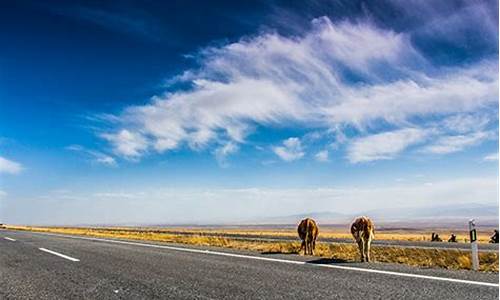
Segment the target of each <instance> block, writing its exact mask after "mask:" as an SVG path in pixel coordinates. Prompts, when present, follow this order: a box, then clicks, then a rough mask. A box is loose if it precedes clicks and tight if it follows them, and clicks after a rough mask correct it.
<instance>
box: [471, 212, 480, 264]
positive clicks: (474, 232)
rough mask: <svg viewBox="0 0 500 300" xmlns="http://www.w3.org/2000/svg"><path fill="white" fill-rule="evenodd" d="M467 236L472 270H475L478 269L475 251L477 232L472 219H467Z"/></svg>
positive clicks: (477, 258)
mask: <svg viewBox="0 0 500 300" xmlns="http://www.w3.org/2000/svg"><path fill="white" fill-rule="evenodd" d="M469 237H470V247H471V255H472V270H474V271H477V270H478V269H479V256H478V251H477V233H476V224H475V223H474V219H470V220H469Z"/></svg>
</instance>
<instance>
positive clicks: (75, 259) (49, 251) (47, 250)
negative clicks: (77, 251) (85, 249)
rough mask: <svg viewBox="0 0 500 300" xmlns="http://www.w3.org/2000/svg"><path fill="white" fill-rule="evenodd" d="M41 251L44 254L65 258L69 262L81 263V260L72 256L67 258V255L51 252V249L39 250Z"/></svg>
mask: <svg viewBox="0 0 500 300" xmlns="http://www.w3.org/2000/svg"><path fill="white" fill-rule="evenodd" d="M38 249H39V250H42V251H44V252H47V253H50V254H54V255H57V256H59V257H62V258H65V259H67V260H71V261H80V260H79V259H77V258H73V257H71V256H67V255H64V254H61V253H58V252H55V251H52V250H49V249H45V248H38Z"/></svg>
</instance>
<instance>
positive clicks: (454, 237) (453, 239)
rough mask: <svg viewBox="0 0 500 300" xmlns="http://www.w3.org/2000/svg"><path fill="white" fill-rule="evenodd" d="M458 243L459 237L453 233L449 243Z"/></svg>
mask: <svg viewBox="0 0 500 300" xmlns="http://www.w3.org/2000/svg"><path fill="white" fill-rule="evenodd" d="M456 242H457V236H456V235H454V234H453V233H452V234H451V235H450V238H449V239H448V243H456Z"/></svg>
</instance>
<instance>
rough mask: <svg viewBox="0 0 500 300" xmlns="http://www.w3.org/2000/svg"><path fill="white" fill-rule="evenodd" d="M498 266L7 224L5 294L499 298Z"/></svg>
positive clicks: (2, 239) (2, 261)
mask: <svg viewBox="0 0 500 300" xmlns="http://www.w3.org/2000/svg"><path fill="white" fill-rule="evenodd" d="M498 291H499V289H498V274H493V273H478V272H471V271H449V270H441V269H420V268H412V267H408V266H402V265H395V264H380V263H370V264H361V263H346V262H333V261H329V260H326V259H318V258H314V257H301V256H296V255H263V254H257V253H255V252H246V251H236V250H231V249H221V248H214V247H195V246H182V245H178V244H165V243H162V244H154V243H147V242H138V241H125V240H113V239H98V238H91V237H78V236H62V235H54V234H44V233H33V232H23V231H11V230H0V299H304V298H308V299H362V298H363V299H415V298H419V299H423V298H425V299H498Z"/></svg>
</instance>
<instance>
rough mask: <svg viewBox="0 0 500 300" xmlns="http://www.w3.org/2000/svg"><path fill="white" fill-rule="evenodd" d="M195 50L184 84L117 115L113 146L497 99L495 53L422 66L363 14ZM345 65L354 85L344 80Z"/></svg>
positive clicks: (205, 141)
mask: <svg viewBox="0 0 500 300" xmlns="http://www.w3.org/2000/svg"><path fill="white" fill-rule="evenodd" d="M197 58H198V59H199V61H200V67H199V68H198V69H193V70H188V71H186V72H185V73H184V74H182V75H180V76H177V77H175V78H174V79H172V80H171V82H185V83H188V84H191V85H192V88H191V89H188V90H182V91H177V92H174V93H166V94H164V95H160V96H156V97H153V99H152V101H151V103H149V104H147V105H139V106H132V107H128V108H126V109H125V110H124V111H123V112H122V113H121V114H120V115H118V116H115V122H116V123H115V125H114V126H115V131H113V132H108V133H105V134H102V135H101V137H102V138H104V139H106V140H107V141H109V142H110V143H111V145H112V147H113V148H114V152H115V153H116V154H118V155H121V156H124V157H126V158H129V159H139V158H140V157H141V156H142V155H144V154H146V153H147V152H148V150H149V149H152V150H154V151H157V152H164V151H168V150H172V149H177V148H179V147H181V146H182V145H187V146H189V147H190V148H192V149H202V148H205V147H208V146H209V145H210V144H211V143H212V145H214V144H220V143H222V141H227V140H229V141H231V142H234V143H242V142H244V141H245V139H246V137H247V136H248V135H249V134H251V133H252V131H253V129H254V128H255V127H257V126H263V127H269V126H275V125H279V126H282V127H287V126H289V127H292V126H297V125H300V126H302V127H303V128H306V129H307V128H309V129H314V130H316V129H318V128H319V129H334V130H336V131H341V129H342V128H344V127H346V126H350V127H354V128H357V129H359V130H361V131H364V130H366V129H367V128H368V129H369V128H371V127H373V126H375V125H376V124H377V123H380V122H384V123H388V124H391V125H394V126H395V127H397V128H401V127H408V126H409V125H408V123H411V122H410V120H411V119H415V117H418V118H419V119H423V120H425V119H426V118H429V119H430V120H436V119H437V120H439V119H442V118H447V117H450V116H453V115H455V114H459V115H467V114H469V113H471V112H476V111H478V110H481V109H485V108H488V107H489V106H490V105H493V104H495V103H496V101H498V72H497V61H496V60H492V61H483V62H479V63H476V64H473V65H468V66H461V67H455V68H441V69H438V70H436V69H433V68H432V67H429V69H431V70H432V72H431V71H429V72H426V69H425V68H426V67H425V66H429V64H430V63H429V62H427V61H426V60H425V59H424V58H423V57H422V55H420V53H418V51H417V50H415V49H414V48H413V46H412V43H411V42H410V37H409V36H408V35H405V34H403V33H396V32H393V31H390V30H385V29H380V28H376V27H374V26H373V25H371V24H368V23H363V22H359V23H356V24H354V23H349V22H340V23H332V22H331V21H330V20H329V19H328V18H326V17H324V18H319V19H315V20H314V21H313V22H312V29H311V30H310V31H308V32H306V33H304V34H303V35H301V36H293V37H284V36H281V35H279V34H277V33H264V34H261V35H258V36H255V37H245V38H242V39H241V40H240V41H239V42H236V43H232V44H228V45H225V46H222V47H211V48H207V49H204V50H203V51H201V53H200V54H199V56H198V57H197ZM346 72H347V73H349V74H355V75H356V76H357V77H359V78H360V79H361V83H353V82H352V81H350V80H348V79H346V78H345V77H346V76H345V73H346ZM388 74H390V77H389V75H388ZM457 122H458V121H457ZM457 122H455V123H457ZM448 123H449V124H448V125H449V126H455V127H456V128H457V130H462V129H461V128H459V127H460V126H456V125H457V124H453V121H452V120H451V121H449V122H448ZM458 125H460V124H458ZM440 126H445V125H440ZM464 126H466V125H463V126H462V127H464ZM388 134H391V133H388ZM353 147H354V148H356V147H355V146H353ZM396 148H397V147H396ZM400 148H401V149H399V150H398V149H395V150H384V151H387V152H386V153H384V151H382V154H381V157H383V158H389V157H392V154H394V153H396V152H399V151H401V150H402V149H404V147H400ZM375 156H376V155H375ZM370 160H371V159H370Z"/></svg>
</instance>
